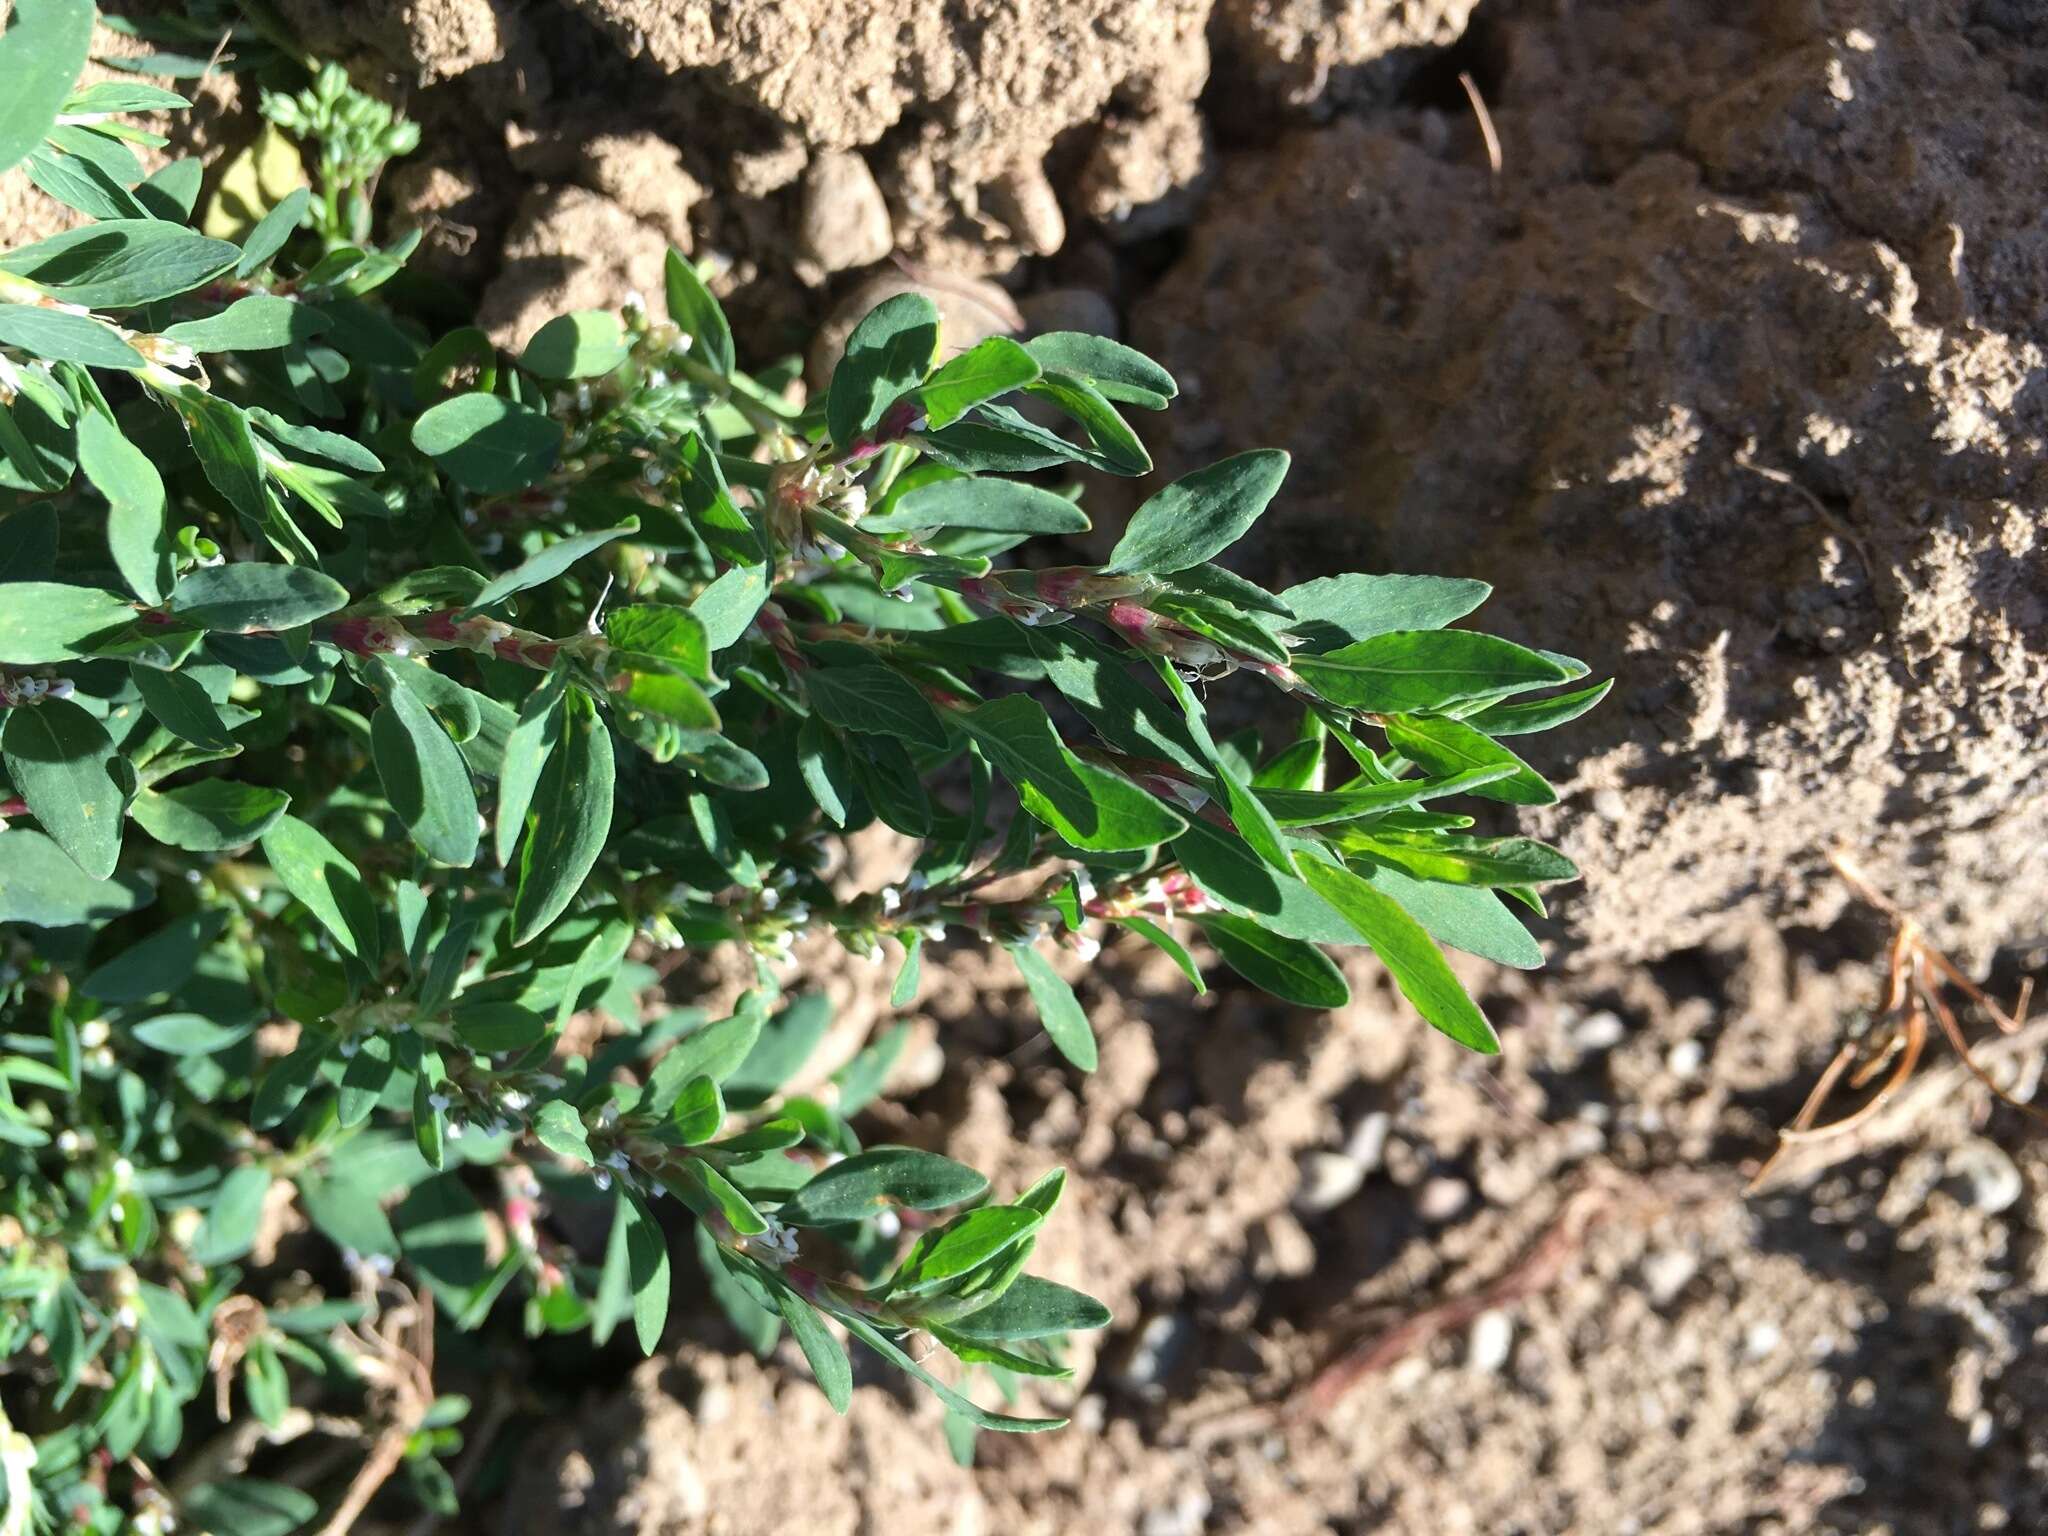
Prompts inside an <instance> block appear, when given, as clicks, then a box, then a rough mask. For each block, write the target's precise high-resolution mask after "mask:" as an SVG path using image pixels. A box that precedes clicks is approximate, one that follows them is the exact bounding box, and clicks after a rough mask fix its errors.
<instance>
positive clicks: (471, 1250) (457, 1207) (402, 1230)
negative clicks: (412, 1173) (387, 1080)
mask: <svg viewBox="0 0 2048 1536" xmlns="http://www.w3.org/2000/svg"><path fill="white" fill-rule="evenodd" d="M404 1145H405V1147H406V1150H407V1152H408V1153H412V1145H411V1143H410V1142H409V1141H408V1142H406V1143H404ZM413 1155H414V1156H415V1158H416V1157H417V1154H413ZM415 1166H418V1164H417V1162H415ZM391 1226H392V1229H393V1230H394V1231H395V1232H396V1233H397V1234H398V1240H399V1243H400V1244H401V1245H402V1246H403V1248H404V1250H405V1257H406V1260H407V1261H408V1262H409V1263H410V1264H411V1265H412V1266H413V1268H415V1269H417V1270H418V1271H419V1272H420V1274H421V1275H422V1276H424V1277H425V1278H426V1279H427V1281H428V1282H429V1283H430V1284H433V1285H435V1286H439V1287H442V1288H444V1289H446V1290H449V1291H466V1290H468V1289H469V1288H470V1287H472V1286H475V1285H480V1284H482V1283H483V1280H484V1278H485V1276H486V1275H488V1274H489V1272H490V1271H489V1265H488V1261H487V1258H486V1254H485V1245H486V1244H487V1243H488V1242H489V1241H490V1229H489V1227H488V1226H487V1225H486V1224H485V1221H484V1213H483V1211H482V1210H481V1209H480V1208H479V1207H478V1205H477V1203H476V1200H475V1198H474V1197H473V1196H472V1195H471V1194H470V1192H469V1191H468V1190H467V1189H465V1188H464V1187H463V1184H462V1180H461V1179H460V1177H458V1176H457V1175H456V1174H454V1173H437V1174H435V1175H434V1176H433V1177H432V1178H430V1179H425V1180H423V1181H421V1182H420V1183H419V1184H417V1185H415V1186H414V1188H413V1191H412V1193H411V1194H409V1195H407V1196H406V1197H405V1199H404V1200H403V1201H401V1202H400V1204H399V1206H398V1208H397V1209H396V1210H394V1211H393V1212H392V1213H391Z"/></svg>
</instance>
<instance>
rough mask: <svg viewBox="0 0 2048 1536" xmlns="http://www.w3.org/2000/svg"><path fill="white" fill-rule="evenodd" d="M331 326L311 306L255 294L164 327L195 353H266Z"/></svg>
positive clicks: (169, 337) (167, 336) (166, 336)
mask: <svg viewBox="0 0 2048 1536" xmlns="http://www.w3.org/2000/svg"><path fill="white" fill-rule="evenodd" d="M331 324H333V322H332V321H330V320H329V319H328V318H327V316H325V315H324V314H322V313H321V312H320V311H319V310H317V309H314V308H313V307H312V306H311V305H309V304H301V303H299V302H298V300H296V299H285V298H279V297H277V296H275V295H273V294H266V293H252V294H250V295H248V296H247V297H246V298H240V299H237V300H235V302H234V303H232V304H230V305H229V306H228V307H227V308H226V309H224V310H222V311H221V312H220V313H219V314H217V315H208V316H207V317H206V318H205V319H204V320H181V321H179V322H178V323H177V324H176V325H169V326H165V327H164V329H163V331H162V333H161V334H162V336H163V338H164V340H166V341H175V342H178V343H180V344H181V345H184V346H188V347H190V348H191V349H192V350H193V351H194V352H266V351H274V350H276V349H277V348H279V347H288V346H290V345H292V343H294V342H299V341H310V340H311V339H312V338H313V337H315V336H318V335H319V334H320V333H321V332H323V331H325V330H326V329H327V328H328V327H329V326H330V325H331Z"/></svg>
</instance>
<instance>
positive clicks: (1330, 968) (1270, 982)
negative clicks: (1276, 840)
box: [1195, 860, 1351, 1009]
mask: <svg viewBox="0 0 2048 1536" xmlns="http://www.w3.org/2000/svg"><path fill="white" fill-rule="evenodd" d="M1304 862H1305V863H1313V862H1314V861H1313V860H1305V861H1304ZM1311 878H1312V877H1311ZM1195 922H1196V923H1197V924H1198V925H1199V926H1200V927H1201V930H1202V932H1203V933H1205V934H1207V935H1208V936H1209V942H1210V943H1212V944H1214V945H1215V946H1216V952H1217V953H1218V954H1220V955H1222V956H1223V959H1224V963H1225V964H1227V965H1228V966H1229V967H1230V968H1231V969H1232V970H1233V971H1235V972H1237V974H1238V975H1240V976H1242V977H1243V978H1244V979H1245V980H1246V981H1248V982H1250V983H1251V984H1252V985H1253V986H1255V987H1257V988H1259V989H1260V990H1261V991H1263V992H1270V993H1272V994H1273V996H1275V997H1277V998H1279V999H1281V1000H1282V1001H1283V1002H1289V1003H1298V1004H1300V1005H1301V1006H1302V1007H1304V1008H1326V1009H1327V1008H1342V1007H1343V1006H1344V1005H1345V1004H1346V1003H1348V1002H1350V1001H1351V988H1350V986H1349V985H1347V984H1346V982H1345V980H1344V973H1343V972H1342V971H1340V970H1338V969H1337V967H1336V965H1335V964H1333V963H1332V962H1331V960H1330V957H1329V956H1328V955H1326V954H1324V953H1323V952H1322V951H1321V950H1320V949H1317V948H1316V947H1315V945H1313V944H1310V943H1308V942H1307V941H1305V940H1302V939H1290V938H1288V937H1287V936H1286V935H1285V934H1282V933H1275V932H1273V931H1272V930H1271V929H1269V928H1266V927H1263V926H1261V925H1260V924H1258V923H1256V922H1253V921H1252V920H1251V919H1250V918H1244V917H1233V916H1231V915H1230V914H1229V913H1227V912H1211V913H1205V914H1203V915H1202V916H1200V917H1198V918H1196V919H1195Z"/></svg>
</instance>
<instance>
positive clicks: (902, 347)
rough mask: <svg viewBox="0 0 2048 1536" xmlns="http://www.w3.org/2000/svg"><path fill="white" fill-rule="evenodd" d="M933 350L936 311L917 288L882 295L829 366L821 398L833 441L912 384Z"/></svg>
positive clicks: (858, 428)
mask: <svg viewBox="0 0 2048 1536" xmlns="http://www.w3.org/2000/svg"><path fill="white" fill-rule="evenodd" d="M938 350H939V311H938V309H937V307H936V306H935V305H934V304H933V303H932V301H931V300H930V299H928V298H926V297H925V296H924V295H923V294H921V293H899V294H896V295H895V296H894V297H892V298H887V299H884V300H883V301H882V302H881V303H879V304H877V305H876V306H875V307H874V308H873V309H871V310H869V311H868V312H867V314H866V315H865V316H863V317H862V319H861V322H860V324H858V325H856V326H855V327H854V328H853V334H852V335H850V336H849V337H847V339H846V352H845V355H844V356H842V357H841V358H840V359H839V366H838V367H837V368H835V369H833V370H832V384H831V388H830V390H829V392H828V393H827V396H826V401H825V423H826V429H827V430H828V431H829V432H830V433H831V434H832V442H833V445H834V446H835V447H837V448H839V449H841V450H842V451H843V450H845V449H847V448H849V447H851V446H852V445H853V443H854V442H855V441H856V440H857V439H858V438H859V437H860V436H861V435H862V434H863V433H865V432H867V431H869V430H870V429H871V428H873V427H874V425H875V424H876V423H877V422H879V421H880V420H881V419H882V413H883V412H884V411H885V410H887V409H888V408H889V406H890V405H891V404H892V403H893V402H894V401H895V400H896V399H897V398H898V397H899V396H901V395H902V394H904V393H905V392H906V391H907V390H910V389H912V388H914V387H915V386H916V385H917V384H918V382H919V381H920V380H922V379H923V378H924V376H925V370H927V369H928V368H930V367H931V365H932V359H933V358H934V357H936V356H937V355H938Z"/></svg>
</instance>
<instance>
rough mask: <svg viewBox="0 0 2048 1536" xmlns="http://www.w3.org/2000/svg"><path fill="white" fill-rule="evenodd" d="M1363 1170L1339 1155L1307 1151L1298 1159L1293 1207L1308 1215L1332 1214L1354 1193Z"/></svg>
mask: <svg viewBox="0 0 2048 1536" xmlns="http://www.w3.org/2000/svg"><path fill="white" fill-rule="evenodd" d="M1363 1183H1365V1169H1364V1168H1363V1167H1361V1166H1360V1165H1359V1164H1358V1162H1357V1161H1355V1160H1354V1159H1352V1158H1350V1157H1347V1156H1346V1155H1345V1154H1344V1153H1342V1152H1311V1153H1309V1154H1308V1155H1307V1156H1305V1157H1303V1158H1302V1160H1301V1184H1300V1187H1299V1188H1298V1189H1297V1190H1296V1191H1295V1195H1294V1204H1295V1207H1296V1208H1297V1209H1298V1210H1301V1211H1304V1212H1306V1213H1308V1214H1309V1215H1320V1214H1321V1213H1322V1212H1324V1211H1333V1210H1335V1209H1336V1208H1337V1207H1338V1206H1340V1205H1342V1204H1343V1203H1344V1202H1345V1201H1346V1200H1349V1199H1350V1198H1351V1197H1352V1196H1353V1195H1355V1194H1357V1193H1358V1190H1359V1186H1360V1185H1362V1184H1363Z"/></svg>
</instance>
